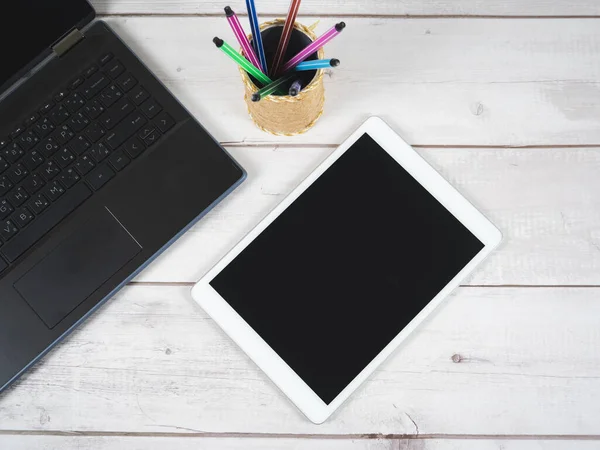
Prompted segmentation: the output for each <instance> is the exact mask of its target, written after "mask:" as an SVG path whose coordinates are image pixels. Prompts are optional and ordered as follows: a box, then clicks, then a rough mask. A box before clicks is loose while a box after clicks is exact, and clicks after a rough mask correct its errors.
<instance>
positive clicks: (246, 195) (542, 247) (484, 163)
mask: <svg viewBox="0 0 600 450" xmlns="http://www.w3.org/2000/svg"><path fill="white" fill-rule="evenodd" d="M228 150H229V151H230V152H231V154H232V155H233V156H234V157H235V158H236V159H237V160H238V161H239V162H240V163H241V164H242V165H243V166H244V167H246V169H247V170H248V172H249V177H248V180H247V181H246V182H245V184H243V185H242V186H241V187H240V188H239V189H238V190H237V191H236V192H235V193H234V194H233V195H232V196H231V197H229V198H228V199H226V200H225V201H224V202H223V203H222V204H221V205H219V206H218V207H217V208H216V209H215V210H214V211H213V212H211V213H210V214H209V215H208V216H207V217H206V218H204V219H203V220H202V221H201V222H200V223H199V224H198V225H196V226H195V227H194V228H192V230H190V232H188V233H187V234H186V235H185V236H183V237H182V238H181V239H180V240H179V241H178V242H177V243H175V244H174V245H173V246H172V247H171V248H170V249H169V250H167V252H166V253H165V254H164V255H162V256H161V257H159V259H158V260H157V261H156V262H155V263H154V264H152V265H151V266H150V267H149V268H148V269H147V270H146V271H144V272H143V273H142V274H141V275H140V276H139V277H138V278H137V281H142V282H195V281H197V280H199V279H200V278H201V277H202V276H203V275H204V274H205V273H206V272H207V271H208V270H209V269H210V268H211V267H212V266H213V265H214V264H215V263H216V262H217V261H218V260H219V259H220V258H221V257H223V256H224V255H225V254H226V252H227V251H228V250H229V249H231V248H232V247H233V246H234V245H235V244H236V243H237V242H238V241H239V240H240V239H241V238H242V237H243V236H244V235H245V234H246V233H247V232H249V231H250V230H251V229H252V228H253V227H254V226H255V225H256V224H257V223H258V222H260V220H262V218H263V217H264V216H265V215H266V214H267V213H268V212H269V211H270V210H271V209H273V208H274V207H275V206H276V205H277V204H278V203H279V202H280V201H281V200H282V199H283V198H284V197H285V196H286V195H287V194H288V193H289V192H291V190H292V189H294V188H295V187H296V186H297V185H298V184H299V183H300V181H301V180H303V179H304V178H305V177H306V176H307V175H308V174H310V173H311V172H312V170H313V169H314V168H316V167H317V165H318V164H319V163H320V162H321V161H322V160H324V159H325V158H326V157H327V156H328V155H329V154H330V153H331V152H332V151H333V148H329V147H325V148H324V147H292V148H289V147H275V146H271V147H250V148H248V147H229V148H228ZM418 152H419V153H420V154H421V155H423V157H424V158H425V159H426V160H427V161H429V162H430V163H431V164H432V165H433V167H434V168H436V169H437V170H439V171H440V172H441V173H442V175H443V176H445V177H446V178H447V179H448V180H449V181H450V182H451V183H452V184H453V185H454V186H456V187H457V188H458V189H459V191H460V192H461V193H463V194H464V195H465V196H466V197H467V198H468V199H469V200H470V201H472V202H473V203H474V204H475V206H476V207H478V208H480V209H481V210H482V211H483V212H484V213H485V214H486V215H487V216H488V217H489V218H490V219H491V220H492V221H493V222H494V223H495V224H496V225H497V226H498V227H499V228H500V230H501V231H502V232H503V234H504V242H503V244H502V246H501V247H500V248H499V249H498V250H497V251H496V252H494V254H493V255H492V256H491V257H490V258H489V259H488V260H487V262H485V263H484V264H483V266H481V267H480V268H479V269H477V270H476V271H475V273H474V274H473V276H472V277H471V278H470V279H468V280H467V281H466V282H465V283H466V284H475V285H481V284H485V285H506V284H521V285H553V284H558V285H597V284H600V251H599V247H600V231H599V228H598V224H599V223H600V212H599V211H600V178H599V177H598V173H599V170H600V149H576V148H567V149H485V148H484V149H480V148H474V149H451V148H447V149H446V148H444V149H418Z"/></svg>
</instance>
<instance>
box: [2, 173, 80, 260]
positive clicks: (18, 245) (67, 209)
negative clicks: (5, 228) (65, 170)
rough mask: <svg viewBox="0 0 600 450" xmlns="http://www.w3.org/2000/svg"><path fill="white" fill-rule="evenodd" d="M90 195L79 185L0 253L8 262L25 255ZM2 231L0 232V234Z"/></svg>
mask: <svg viewBox="0 0 600 450" xmlns="http://www.w3.org/2000/svg"><path fill="white" fill-rule="evenodd" d="M90 195H91V191H90V190H89V188H88V187H87V186H86V185H85V184H83V183H79V184H78V185H77V186H75V187H74V188H73V189H71V190H70V191H69V192H67V193H66V194H65V195H64V196H62V198H60V199H59V200H58V201H57V202H56V203H55V204H54V205H53V207H52V208H50V209H48V211H46V212H45V213H44V215H43V216H41V217H40V218H38V220H36V221H34V222H33V223H32V224H30V225H29V226H28V227H27V228H26V229H25V230H23V231H22V232H21V233H19V235H18V236H17V237H15V238H14V239H13V240H12V241H11V242H8V243H7V244H6V245H4V247H2V248H0V253H2V254H3V255H4V256H5V257H6V258H7V259H8V260H9V261H10V262H14V261H15V260H16V259H17V258H18V257H19V256H21V255H22V254H23V253H25V252H26V251H27V250H28V249H29V248H31V246H33V245H34V244H35V243H36V242H37V241H39V240H40V239H41V238H42V237H44V236H45V235H46V234H47V233H48V232H49V231H50V230H51V229H52V228H54V227H55V226H56V225H58V224H59V223H60V222H61V221H62V220H63V219H64V218H65V217H67V216H68V215H69V214H70V213H72V212H73V211H74V210H75V209H76V208H77V207H78V206H79V205H81V204H82V203H83V202H84V201H85V200H87V198H88V197H89V196H90ZM1 233H2V231H1V230H0V234H1Z"/></svg>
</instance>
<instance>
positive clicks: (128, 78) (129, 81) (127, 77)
mask: <svg viewBox="0 0 600 450" xmlns="http://www.w3.org/2000/svg"><path fill="white" fill-rule="evenodd" d="M117 83H118V84H119V87H120V88H121V89H123V92H129V91H130V90H132V89H133V87H134V86H135V85H136V84H137V80H136V79H135V77H134V76H133V75H131V74H130V73H129V72H127V73H125V74H123V75H121V76H120V77H119V78H118V79H117Z"/></svg>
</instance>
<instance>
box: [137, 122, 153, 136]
mask: <svg viewBox="0 0 600 450" xmlns="http://www.w3.org/2000/svg"><path fill="white" fill-rule="evenodd" d="M152 131H154V125H152V124H151V123H147V124H146V125H144V126H143V127H142V128H140V132H139V133H138V137H139V138H140V139H144V138H145V137H146V136H148V135H149V134H150V133H152Z"/></svg>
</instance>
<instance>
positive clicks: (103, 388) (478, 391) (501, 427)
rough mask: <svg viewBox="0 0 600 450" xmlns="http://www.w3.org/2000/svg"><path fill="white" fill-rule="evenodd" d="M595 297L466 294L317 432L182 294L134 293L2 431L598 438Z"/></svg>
mask: <svg viewBox="0 0 600 450" xmlns="http://www.w3.org/2000/svg"><path fill="white" fill-rule="evenodd" d="M599 292H600V291H599V290H598V289H595V288H594V289H589V288H587V289H586V288H578V289H573V288H536V289H531V288H461V289H459V290H458V291H457V292H456V293H455V294H454V295H453V296H452V297H451V298H450V299H449V300H448V301H447V302H446V303H445V305H444V306H442V307H441V308H440V309H439V310H438V311H437V313H436V314H434V315H433V317H431V318H430V320H428V321H427V322H426V323H425V324H424V325H423V326H422V327H421V328H420V329H419V330H418V332H416V333H415V334H414V335H413V337H412V338H410V339H409V340H408V341H407V343H406V345H404V346H403V347H402V348H401V349H399V350H398V351H397V352H396V353H395V354H394V355H393V356H392V357H391V358H390V359H389V360H388V361H387V362H386V363H385V364H384V365H383V366H382V367H381V368H380V369H379V370H378V371H377V372H376V373H375V374H374V376H372V377H371V378H370V380H369V381H368V382H367V383H366V384H365V385H363V387H362V388H360V389H359V390H358V391H357V392H356V393H355V394H354V395H353V396H352V397H351V400H350V401H349V402H348V403H347V404H345V405H344V406H343V407H342V408H341V409H340V410H339V412H338V413H336V414H335V415H334V416H333V417H332V419H331V420H330V421H328V422H326V423H325V424H324V425H321V426H315V425H312V424H311V423H310V422H309V421H308V420H306V419H305V418H304V417H303V416H302V415H301V414H300V413H299V412H298V411H297V410H296V409H295V408H294V407H293V406H292V405H291V404H290V403H289V402H288V401H287V400H286V399H285V398H284V396H283V395H282V394H280V393H279V391H278V390H277V389H276V388H275V387H274V386H273V385H272V384H271V383H270V382H269V381H268V380H267V379H266V378H265V376H264V374H263V373H262V372H261V371H260V370H259V369H258V368H256V367H255V366H254V365H253V364H252V363H251V362H250V361H249V360H248V358H247V357H246V356H245V355H244V354H243V353H242V352H241V351H240V350H239V349H238V348H237V347H236V346H235V345H234V344H233V343H232V342H231V341H230V340H229V338H227V337H226V336H225V335H224V334H223V332H222V331H221V330H220V329H219V328H218V327H217V326H216V325H215V324H214V323H213V322H212V320H210V319H209V318H208V317H207V316H206V314H205V313H204V312H203V311H202V310H201V309H200V308H199V307H197V305H196V304H195V303H193V302H192V300H191V299H190V298H189V289H188V288H185V287H139V286H138V287H129V288H126V289H125V290H124V292H123V293H122V294H121V295H119V297H118V298H117V299H115V300H114V301H112V302H111V303H110V304H109V305H108V306H107V307H106V308H103V310H102V311H101V313H99V314H96V315H95V316H94V317H93V319H92V320H91V321H90V322H89V324H88V325H86V326H84V327H82V328H80V329H79V330H78V331H77V332H76V333H75V334H74V335H73V336H72V337H71V338H69V339H68V341H67V342H66V343H65V344H64V345H62V346H60V347H59V348H58V349H57V350H55V351H53V352H52V353H51V355H50V356H49V357H47V358H46V359H45V362H44V363H42V364H40V365H38V366H37V367H36V368H35V369H34V370H33V371H31V372H29V374H27V375H26V376H25V377H24V378H23V379H22V381H20V382H19V383H17V385H16V386H15V387H14V388H12V389H11V390H9V391H8V392H7V393H5V394H3V395H2V397H0V400H1V401H0V430H30V431H31V430H41V431H44V430H45V431H52V430H67V431H72V432H123V433H129V432H142V433H250V434H260V433H269V434H274V435H282V436H285V435H288V434H292V435H298V434H311V435H318V436H323V437H327V436H347V435H352V436H357V437H358V436H361V437H373V436H379V435H380V434H385V435H387V434H393V435H405V434H406V435H413V436H414V435H417V434H419V435H421V436H423V435H425V436H439V435H446V434H451V435H463V434H464V435H551V436H564V435H573V436H578V435H582V436H583V435H593V434H597V432H598V423H597V417H598V415H599V414H600V368H599V366H598V364H597V362H598V359H599V358H600V346H599V345H598V342H600V302H598V295H599ZM417 448H418V447H417Z"/></svg>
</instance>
